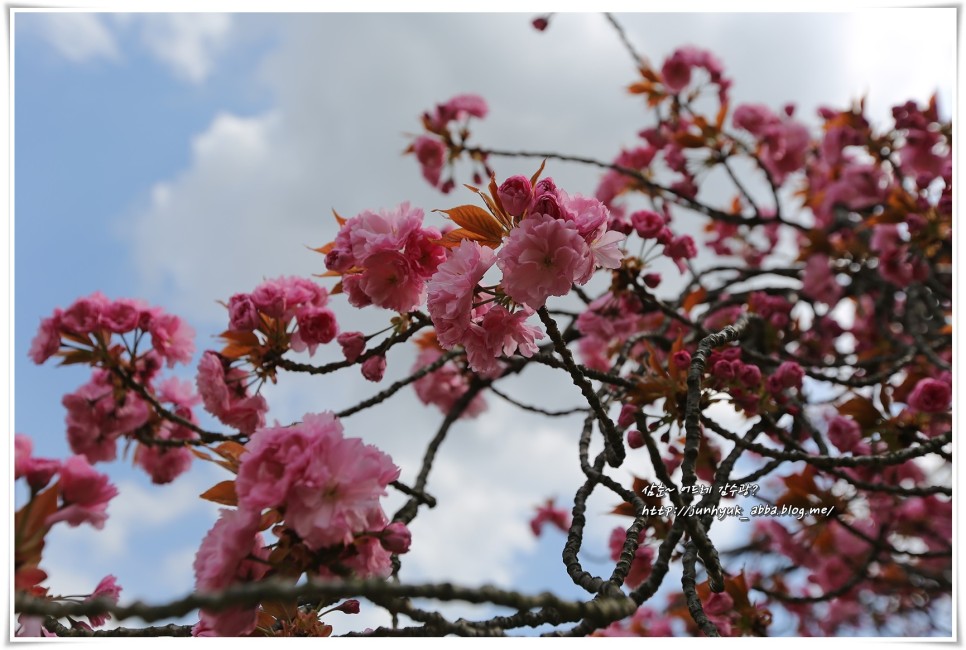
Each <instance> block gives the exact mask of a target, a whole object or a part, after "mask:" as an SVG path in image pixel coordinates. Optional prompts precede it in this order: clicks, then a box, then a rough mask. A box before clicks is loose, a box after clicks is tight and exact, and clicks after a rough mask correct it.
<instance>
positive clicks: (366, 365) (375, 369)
mask: <svg viewBox="0 0 966 650" xmlns="http://www.w3.org/2000/svg"><path fill="white" fill-rule="evenodd" d="M385 373H386V357H385V355H382V354H377V355H375V356H372V357H369V358H368V359H366V360H365V361H363V362H362V376H363V377H365V378H366V379H368V380H369V381H376V382H378V381H382V376H383V375H384V374H385Z"/></svg>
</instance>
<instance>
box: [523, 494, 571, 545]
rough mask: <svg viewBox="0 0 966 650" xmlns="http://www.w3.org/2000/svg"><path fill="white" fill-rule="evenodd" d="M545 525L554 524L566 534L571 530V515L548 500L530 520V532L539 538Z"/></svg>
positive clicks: (551, 500)
mask: <svg viewBox="0 0 966 650" xmlns="http://www.w3.org/2000/svg"><path fill="white" fill-rule="evenodd" d="M544 524H552V525H553V526H555V527H556V528H558V529H559V530H560V531H561V532H564V533H566V532H567V531H568V530H570V524H571V518H570V513H569V512H568V511H567V510H565V509H563V508H558V507H556V506H555V505H554V502H553V499H548V500H547V502H546V503H545V504H543V505H542V506H539V507H538V508H537V514H536V515H535V516H534V517H533V519H531V520H530V530H532V531H533V534H534V535H536V536H537V537H539V536H540V533H541V532H542V531H543V526H544Z"/></svg>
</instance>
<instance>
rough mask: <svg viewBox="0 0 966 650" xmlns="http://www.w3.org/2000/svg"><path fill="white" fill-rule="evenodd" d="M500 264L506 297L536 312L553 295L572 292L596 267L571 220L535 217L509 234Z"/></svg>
mask: <svg viewBox="0 0 966 650" xmlns="http://www.w3.org/2000/svg"><path fill="white" fill-rule="evenodd" d="M497 264H498V265H499V267H500V269H501V270H502V271H503V288H504V291H506V293H507V295H508V296H510V297H511V298H513V300H515V301H516V302H517V303H520V304H524V305H527V306H528V307H530V308H532V309H534V310H536V309H540V308H541V307H543V306H544V304H545V303H546V301H547V298H549V297H550V296H563V295H566V294H567V293H569V292H570V288H571V286H572V285H573V283H574V281H575V280H576V279H578V278H581V277H584V276H585V275H586V274H587V270H588V268H591V269H592V268H593V256H592V255H591V253H590V249H589V247H588V246H587V244H586V242H585V241H584V239H583V238H582V237H581V236H580V234H579V233H578V232H577V227H576V226H575V225H574V223H573V222H572V221H564V220H561V219H554V218H552V217H549V216H547V215H544V214H534V215H531V216H529V217H527V218H526V219H524V220H523V221H522V222H521V223H520V225H519V226H518V227H516V228H514V229H513V230H512V231H511V232H510V236H509V237H508V238H507V241H506V244H505V245H504V246H503V248H502V249H501V250H500V252H499V253H498V254H497Z"/></svg>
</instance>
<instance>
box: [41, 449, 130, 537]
mask: <svg viewBox="0 0 966 650" xmlns="http://www.w3.org/2000/svg"><path fill="white" fill-rule="evenodd" d="M59 485H60V495H61V498H62V499H63V505H62V507H61V508H60V509H58V510H57V512H55V513H54V514H52V515H50V516H49V517H47V521H46V523H47V525H48V526H50V525H53V524H54V523H56V522H58V521H66V522H67V523H68V524H70V525H71V526H79V525H81V524H83V523H89V524H91V525H92V526H94V527H95V528H103V527H104V522H105V521H107V505H108V502H109V501H110V500H111V499H113V498H114V497H115V496H117V494H118V492H117V488H116V487H114V485H112V484H111V483H110V481H109V480H108V478H107V476H106V475H104V474H100V473H98V472H97V471H95V470H94V468H93V467H91V465H90V463H88V462H87V460H86V459H85V458H84V457H83V456H71V457H70V458H68V459H67V460H66V461H65V462H64V464H63V465H61V468H60V483H59Z"/></svg>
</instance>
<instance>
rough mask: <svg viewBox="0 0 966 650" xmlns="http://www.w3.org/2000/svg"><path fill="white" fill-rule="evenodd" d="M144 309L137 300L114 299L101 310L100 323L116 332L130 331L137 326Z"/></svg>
mask: <svg viewBox="0 0 966 650" xmlns="http://www.w3.org/2000/svg"><path fill="white" fill-rule="evenodd" d="M145 309H146V307H145V305H144V304H143V303H142V302H141V301H139V300H128V299H124V298H122V299H120V300H115V301H113V302H111V303H109V304H107V305H106V306H105V307H104V310H103V311H102V312H101V318H100V321H101V325H103V326H104V327H105V328H107V330H108V331H110V332H114V333H116V334H124V333H125V332H130V331H132V330H134V329H135V328H136V327H137V326H138V323H139V322H140V319H141V313H142V312H143V311H144V310H145Z"/></svg>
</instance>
